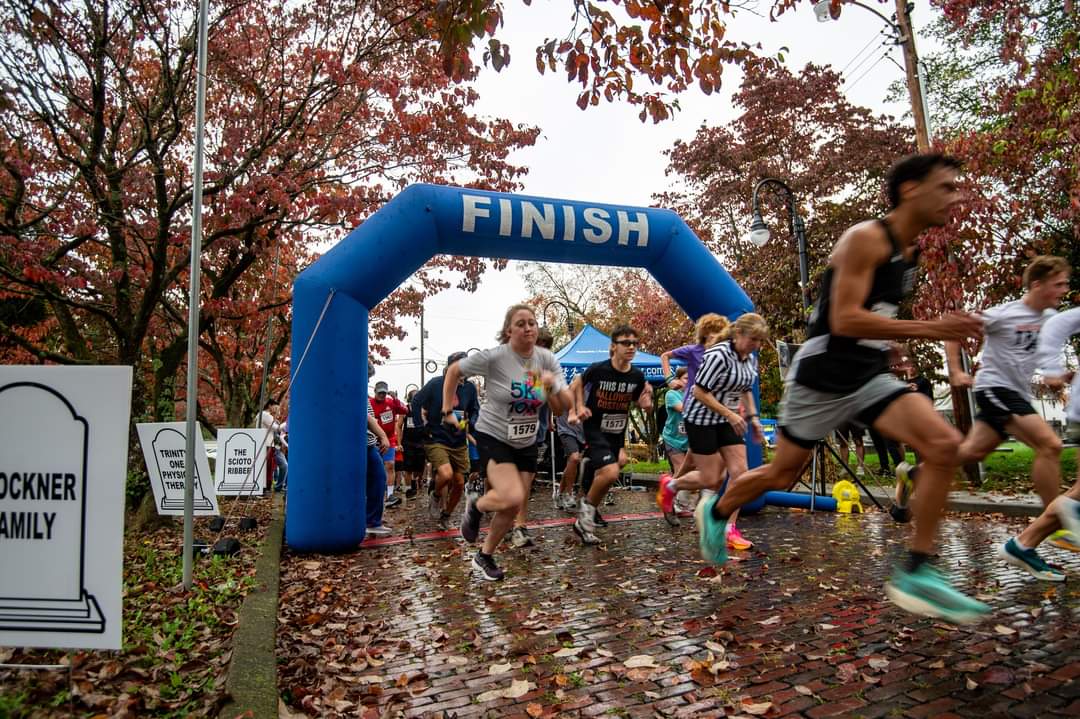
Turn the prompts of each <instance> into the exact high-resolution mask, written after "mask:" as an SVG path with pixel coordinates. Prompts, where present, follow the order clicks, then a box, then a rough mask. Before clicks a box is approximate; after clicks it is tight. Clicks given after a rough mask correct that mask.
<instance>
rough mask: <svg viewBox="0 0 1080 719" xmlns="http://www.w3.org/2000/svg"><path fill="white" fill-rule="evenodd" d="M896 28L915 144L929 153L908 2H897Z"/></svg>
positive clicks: (927, 131)
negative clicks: (909, 97) (913, 121)
mask: <svg viewBox="0 0 1080 719" xmlns="http://www.w3.org/2000/svg"><path fill="white" fill-rule="evenodd" d="M896 26H897V28H898V29H899V30H900V49H901V50H902V51H903V53H904V74H905V75H907V87H908V94H909V95H910V96H911V114H912V115H913V116H914V118H915V142H916V143H917V145H918V148H919V152H929V151H930V128H929V123H928V122H927V121H926V104H925V103H924V101H923V92H922V83H921V82H920V73H919V55H918V53H917V52H916V50H915V32H914V31H913V30H912V28H911V16H910V15H909V14H908V0H896Z"/></svg>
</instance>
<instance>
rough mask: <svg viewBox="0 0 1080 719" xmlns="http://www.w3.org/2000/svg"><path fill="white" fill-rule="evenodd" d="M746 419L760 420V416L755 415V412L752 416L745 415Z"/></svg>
mask: <svg viewBox="0 0 1080 719" xmlns="http://www.w3.org/2000/svg"><path fill="white" fill-rule="evenodd" d="M746 418H747V419H760V416H759V415H758V414H757V412H755V413H754V414H748V415H746Z"/></svg>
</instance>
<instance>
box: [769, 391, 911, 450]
mask: <svg viewBox="0 0 1080 719" xmlns="http://www.w3.org/2000/svg"><path fill="white" fill-rule="evenodd" d="M789 376H790V375H789ZM910 391H911V388H910V387H908V385H907V383H906V382H901V381H900V380H899V379H897V378H896V377H894V376H893V375H891V374H879V375H875V376H874V378H873V379H871V380H870V381H869V382H867V383H866V384H864V385H863V386H862V387H859V388H858V389H857V390H855V391H854V392H849V393H847V394H836V393H834V392H821V391H820V390H816V389H810V388H809V387H806V386H804V385H801V384H799V383H798V382H795V381H794V380H791V381H789V382H788V383H787V384H786V385H785V386H784V398H783V399H782V400H780V421H779V425H780V428H781V430H782V431H783V432H784V436H786V437H787V438H788V439H790V440H792V441H794V442H796V443H799V444H807V445H811V446H812V445H813V443H814V442H816V441H818V440H819V439H824V438H825V436H826V435H828V434H829V432H832V431H833V430H834V429H836V428H837V427H839V426H840V425H842V424H845V423H847V422H851V421H853V420H858V421H859V422H860V423H862V424H864V425H866V426H868V427H869V426H870V425H871V424H872V423H873V422H874V420H875V419H877V417H878V415H880V414H881V412H882V411H883V410H884V408H885V407H886V406H888V402H889V401H891V400H892V399H894V398H895V397H898V396H899V395H902V394H906V393H907V392H910ZM883 403H884V404H883ZM871 415H872V416H871Z"/></svg>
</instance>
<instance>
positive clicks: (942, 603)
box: [367, 154, 1080, 622]
mask: <svg viewBox="0 0 1080 719" xmlns="http://www.w3.org/2000/svg"><path fill="white" fill-rule="evenodd" d="M959 167H960V165H959V163H958V162H957V161H956V160H954V159H952V158H950V157H947V156H942V155H937V154H925V155H914V156H911V157H908V158H905V159H903V160H901V161H899V162H898V163H896V164H895V165H894V166H893V167H892V168H891V169H890V171H889V174H888V180H887V194H888V199H889V202H890V205H891V210H890V211H889V212H888V213H886V214H885V215H884V216H883V217H881V218H880V219H875V220H870V221H867V222H863V223H860V224H857V225H855V226H853V227H851V228H850V229H849V230H848V231H847V232H845V233H844V235H843V236H842V237H841V238H840V239H839V241H838V242H837V243H836V245H835V246H834V248H833V250H832V254H831V256H830V259H829V263H828V266H827V268H826V270H825V272H824V274H823V276H822V280H821V286H820V291H819V293H818V294H817V302H816V304H815V306H814V309H813V312H812V314H811V316H810V318H809V322H808V326H807V328H806V341H805V342H804V343H803V344H802V346H801V347H800V349H799V351H798V353H797V354H796V355H795V357H794V358H793V359H792V361H791V365H790V367H789V368H788V371H787V374H786V379H785V386H784V393H783V399H782V401H781V403H780V411H779V418H778V433H777V438H776V446H775V451H774V453H773V456H772V459H771V461H770V462H768V463H766V464H762V465H761V466H759V467H756V468H753V469H749V468H748V462H747V443H748V442H758V443H760V442H762V441H763V438H764V434H763V428H762V424H761V421H760V418H759V416H758V411H757V407H756V404H755V395H754V391H753V390H754V387H755V385H756V383H757V380H758V377H759V369H758V350H759V349H760V348H761V346H762V344H763V343H765V342H767V341H768V340H769V335H770V332H769V326H768V324H767V322H766V320H765V319H764V318H763V317H761V316H760V315H757V314H753V313H747V314H743V315H741V316H739V317H736V318H734V319H733V320H732V321H729V320H728V319H726V318H724V317H722V316H720V315H717V314H706V315H704V316H702V317H700V318H698V319H697V322H696V325H695V337H694V340H695V341H694V342H693V343H692V344H688V345H685V346H683V347H679V348H676V349H673V350H670V351H668V352H664V353H663V354H662V355H661V363H662V366H663V372H664V376H665V377H666V378H667V387H668V389H667V391H666V392H665V393H664V395H663V405H664V409H666V421H665V422H664V425H663V429H662V438H663V444H664V447H665V449H666V452H667V455H668V458H669V460H670V463H671V467H672V469H673V471H672V473H671V474H665V475H662V476H661V478H660V482H659V489H658V491H657V497H656V499H657V504H658V505H659V507H660V510H661V511H662V514H663V517H664V520H665V521H667V522H668V523H669V524H671V525H672V526H678V525H679V524H680V523H681V522H680V518H679V517H680V514H681V515H682V516H683V517H684V518H686V517H688V516H690V514H691V513H692V514H693V519H694V524H695V526H696V529H697V532H698V538H699V544H700V550H701V555H702V557H703V558H704V559H705V560H707V561H709V562H711V563H713V564H716V565H722V564H723V563H724V562H725V561H726V560H727V556H728V552H729V551H739V550H745V549H748V548H750V547H751V546H753V545H752V543H751V541H750V540H748V539H747V538H745V537H743V536H742V534H741V533H740V532H739V530H738V529H737V528H736V519H737V516H738V512H739V509H740V507H743V506H745V505H747V504H748V503H750V502H753V501H754V500H756V499H757V498H758V497H760V496H761V495H763V494H764V493H765V492H767V491H770V490H788V489H790V488H792V486H793V485H794V484H795V483H796V481H797V479H798V478H799V476H800V475H801V474H802V472H803V471H804V469H805V468H806V466H807V464H808V462H809V460H810V458H811V454H812V453H813V451H814V448H815V446H816V445H817V443H818V442H820V441H822V440H824V439H825V438H826V437H827V436H829V435H830V434H832V433H834V432H839V433H840V434H841V435H842V436H845V437H849V438H852V439H854V444H855V445H856V447H858V448H860V449H861V445H862V439H861V438H862V433H863V431H864V430H869V431H872V432H873V433H874V434H876V435H879V437H880V439H881V441H882V444H881V445H880V446H881V447H882V449H881V450H880V451H879V457H880V458H881V460H882V462H883V464H884V463H886V462H887V461H888V459H887V458H888V457H889V456H890V455H891V456H892V458H893V461H894V463H895V476H896V496H895V502H894V505H893V506H892V507H891V508H890V514H891V515H892V517H893V518H894V519H896V520H897V521H900V522H907V521H910V520H911V519H914V529H913V532H912V537H911V540H910V548H909V551H908V553H907V556H906V557H905V558H904V559H903V560H902V561H901V562H899V563H898V565H897V566H896V567H895V569H894V572H893V576H892V578H891V579H890V581H889V582H888V584H887V585H886V592H887V594H888V596H889V598H890V599H891V600H892V601H893V602H894V603H896V604H897V605H899V606H900V607H902V608H904V609H906V610H908V611H911V612H914V613H917V614H922V615H927V616H933V617H938V618H942V619H945V620H948V621H952V622H972V621H977V620H978V619H980V618H981V617H982V616H984V615H985V614H986V613H987V612H989V611H990V608H989V607H988V606H987V605H986V604H984V603H982V602H980V601H978V600H977V599H974V598H972V597H969V596H967V595H966V594H964V593H963V592H961V591H959V590H957V589H956V588H954V587H953V586H952V585H951V584H950V582H949V581H948V579H947V578H946V577H945V576H944V575H943V574H942V573H940V572H939V571H938V570H937V569H935V567H934V564H933V561H932V559H933V556H934V554H935V547H936V539H937V533H938V525H939V522H940V518H941V515H942V512H943V510H944V508H945V502H946V498H947V494H948V491H949V488H950V485H951V483H952V481H953V478H954V477H955V476H956V473H957V470H958V469H959V468H960V467H961V466H963V465H965V464H969V463H972V462H977V461H980V460H982V459H983V458H985V457H986V456H987V455H988V454H989V453H990V452H992V451H994V449H995V448H996V447H997V446H998V445H999V444H1000V443H1001V442H1003V441H1004V440H1005V439H1006V438H1007V437H1008V436H1012V437H1015V438H1016V439H1017V440H1019V441H1021V442H1023V443H1024V444H1026V445H1028V446H1029V447H1031V448H1032V450H1033V451H1034V457H1035V459H1034V464H1033V467H1032V484H1033V486H1034V488H1035V491H1036V492H1037V493H1038V494H1039V496H1040V497H1041V499H1042V501H1043V504H1044V507H1045V511H1044V512H1043V514H1042V515H1041V516H1040V517H1039V518H1038V519H1037V520H1035V521H1034V522H1032V523H1031V524H1030V525H1029V526H1028V527H1027V528H1026V529H1025V530H1024V531H1023V532H1021V533H1020V534H1019V535H1018V536H1016V537H1012V538H1010V539H1009V540H1008V541H1007V542H1005V543H1004V544H1003V545H1001V546H1000V547H999V548H998V554H999V556H1000V557H1001V558H1002V559H1003V560H1004V561H1006V562H1008V563H1010V564H1012V565H1014V566H1016V567H1019V568H1021V569H1023V570H1025V571H1027V572H1029V573H1030V574H1032V575H1033V576H1035V577H1037V578H1039V579H1042V580H1046V581H1062V580H1064V578H1065V574H1064V572H1063V571H1062V570H1061V569H1060V568H1059V567H1057V566H1055V565H1053V564H1052V563H1049V562H1047V561H1046V560H1045V559H1044V558H1043V557H1042V556H1041V555H1040V554H1039V552H1038V551H1037V548H1038V547H1039V546H1040V545H1041V544H1042V543H1043V542H1044V541H1049V542H1050V543H1053V544H1054V545H1055V546H1057V547H1059V548H1062V549H1066V550H1071V551H1080V544H1078V542H1077V537H1080V501H1078V500H1080V481H1077V482H1076V483H1075V484H1073V485H1072V487H1071V488H1070V489H1069V490H1068V491H1067V492H1065V493H1064V494H1062V493H1061V492H1060V490H1061V479H1062V478H1061V463H1060V455H1061V452H1062V446H1063V443H1062V439H1061V438H1060V437H1059V436H1058V434H1057V433H1056V432H1055V431H1054V430H1053V429H1052V428H1051V427H1050V426H1049V425H1048V424H1047V423H1046V421H1045V420H1044V419H1043V418H1042V417H1040V416H1039V414H1038V413H1036V412H1035V410H1034V409H1033V407H1032V381H1033V380H1032V378H1033V377H1035V376H1041V378H1042V381H1043V382H1045V383H1046V384H1047V385H1049V386H1050V387H1052V388H1055V389H1060V388H1062V387H1063V386H1064V385H1065V384H1066V383H1068V382H1070V381H1071V382H1073V386H1072V393H1071V402H1070V404H1069V405H1068V410H1067V414H1068V433H1069V437H1070V439H1072V440H1073V441H1076V439H1078V438H1080V437H1078V435H1080V392H1078V390H1080V379H1073V377H1072V374H1073V373H1071V372H1069V371H1068V370H1067V368H1066V364H1065V362H1064V360H1063V350H1064V348H1065V345H1066V344H1067V342H1068V340H1069V339H1070V338H1071V337H1072V336H1073V335H1074V334H1076V333H1078V332H1080V308H1077V309H1072V310H1067V311H1064V312H1060V313H1058V312H1056V308H1057V307H1058V305H1059V304H1060V303H1061V301H1062V299H1063V298H1064V297H1065V295H1066V294H1067V292H1068V288H1069V278H1070V272H1071V268H1070V267H1069V265H1068V263H1067V262H1066V261H1065V260H1063V259H1062V258H1059V257H1051V256H1041V257H1036V258H1034V259H1032V260H1031V261H1030V262H1029V264H1028V265H1027V267H1026V269H1025V271H1024V274H1023V287H1024V294H1023V296H1022V297H1021V298H1020V299H1017V300H1014V301H1011V302H1007V303H1005V304H1002V305H999V306H997V307H993V308H991V309H987V310H984V311H982V312H980V313H977V314H970V313H965V312H953V313H948V314H945V315H942V316H941V317H939V318H937V319H934V320H909V319H900V318H899V317H898V309H899V307H900V306H901V304H902V302H903V301H904V300H905V298H907V297H908V296H909V295H910V294H911V292H912V288H913V284H914V281H915V275H916V270H917V266H918V259H919V242H918V241H919V237H920V235H921V234H922V233H923V232H924V231H925V230H927V229H930V228H933V227H940V226H943V225H945V224H946V223H947V222H948V221H949V218H950V215H951V211H952V209H953V207H954V205H955V204H956V202H957V200H958V199H959V192H958V188H957V175H958V172H959ZM610 337H611V344H610V348H609V357H608V359H606V360H604V361H601V362H597V363H595V364H593V365H591V366H590V367H588V368H587V369H586V370H585V371H584V372H583V373H581V374H579V375H577V376H575V377H574V378H573V380H572V381H571V382H569V384H568V383H567V380H566V377H565V375H564V373H563V371H562V368H561V367H560V366H559V363H558V361H557V360H556V358H555V355H554V354H553V353H552V351H551V349H550V348H551V337H550V335H549V334H547V333H546V331H545V330H543V328H541V327H539V326H538V324H537V319H536V314H535V313H534V311H533V310H532V308H530V307H529V306H527V305H514V306H513V307H510V308H509V310H508V311H507V312H506V315H505V318H504V321H503V324H502V327H501V328H500V329H499V332H498V333H497V339H498V344H497V345H496V346H495V347H493V348H491V349H487V350H482V351H477V352H474V353H472V354H468V355H466V354H465V353H463V352H459V353H455V354H452V355H450V356H449V357H448V358H447V365H446V369H445V372H444V373H443V375H442V376H440V377H435V378H433V379H431V380H430V381H429V382H427V383H426V384H425V385H424V386H423V387H422V388H420V389H419V390H417V391H414V392H410V393H409V395H408V396H407V397H405V401H404V402H402V401H399V400H398V399H397V397H396V396H394V393H392V392H390V391H389V389H388V387H387V386H386V384H385V383H383V382H378V383H376V385H375V388H374V396H373V397H371V400H370V403H369V418H368V427H369V434H368V445H369V446H368V482H369V483H368V500H369V505H368V517H367V519H368V532H369V534H372V535H376V536H378V535H383V534H388V533H390V531H391V530H390V529H389V528H388V527H387V526H386V525H385V524H383V522H382V510H383V507H384V502H385V501H387V500H386V499H385V498H386V477H387V476H390V477H394V476H395V475H398V476H399V478H400V483H399V488H400V492H401V493H404V495H405V496H406V497H413V496H416V495H417V494H418V492H419V491H420V488H421V486H422V485H426V488H427V491H428V498H427V500H426V501H427V505H428V511H429V512H430V513H431V516H432V518H433V519H435V520H437V521H438V522H439V523H440V525H441V526H442V528H443V529H448V528H449V527H450V525H451V521H452V519H451V517H452V515H453V514H454V511H455V508H456V507H458V505H459V504H462V503H463V505H464V506H463V508H462V510H461V513H460V525H459V531H460V534H461V537H462V538H464V540H465V541H466V542H469V543H470V544H473V543H477V542H479V543H480V546H479V547H477V549H476V552H475V554H474V556H473V558H472V564H473V567H474V568H475V570H476V573H477V575H478V576H479V577H481V578H483V579H486V580H491V581H496V580H499V579H502V578H503V571H502V570H501V569H500V568H499V566H498V562H497V561H496V559H495V556H496V552H497V550H498V548H499V546H500V543H501V542H502V541H503V540H504V538H507V536H508V535H509V540H508V544H509V545H511V546H513V547H525V546H529V545H530V544H532V541H533V539H532V537H530V535H529V530H528V528H527V521H528V502H529V497H530V494H531V489H532V483H533V480H534V478H535V476H536V473H537V470H538V457H539V456H540V455H541V454H542V452H543V447H542V444H544V443H545V442H546V441H547V438H548V435H549V427H550V428H552V429H553V431H554V432H556V433H557V435H558V438H559V442H558V444H559V446H561V448H562V452H563V455H564V458H565V467H564V469H563V472H562V474H561V477H552V481H553V482H556V483H557V484H558V489H557V490H556V492H555V498H554V501H555V506H556V507H557V508H558V509H560V510H562V511H566V512H570V513H572V514H573V515H574V522H573V531H574V533H575V534H576V536H577V537H578V539H579V540H580V542H581V544H582V545H584V546H586V547H587V546H591V545H596V544H600V543H601V536H602V528H603V527H604V526H606V521H605V520H604V518H603V517H602V516H601V514H600V507H601V506H602V505H603V504H604V501H605V498H606V497H607V495H608V493H609V492H610V490H611V489H612V487H613V486H614V485H615V483H616V481H617V480H618V478H619V476H620V473H621V471H622V468H623V466H624V465H625V464H626V463H627V452H626V446H625V438H626V436H627V433H628V428H629V418H630V415H631V412H632V411H633V408H635V407H636V408H639V409H640V410H641V411H643V412H649V411H650V410H652V409H653V407H652V403H653V397H654V390H653V387H652V386H651V385H650V384H649V383H648V382H647V381H646V379H645V376H644V374H643V373H642V371H641V370H639V369H637V368H636V367H635V366H634V364H633V361H634V357H635V353H636V351H637V348H638V346H639V343H640V337H639V334H638V332H637V331H636V330H635V329H634V328H633V327H631V326H629V325H622V326H619V327H616V328H615V329H613V330H612V331H611V333H610ZM915 339H922V340H935V341H941V342H944V349H945V355H946V358H947V363H948V369H949V376H950V381H951V383H952V384H953V385H955V386H971V387H972V388H973V390H974V396H975V401H976V404H977V415H976V418H975V421H974V423H973V426H972V428H971V431H970V432H969V433H968V435H967V436H966V437H964V436H961V434H960V433H959V432H958V431H957V430H956V429H955V428H954V427H953V426H952V425H950V424H949V423H948V422H947V421H946V420H945V419H944V418H943V417H942V416H941V414H939V413H938V412H937V411H936V410H935V409H934V405H933V402H932V397H931V394H930V392H929V390H928V387H929V385H928V383H927V382H926V381H925V380H922V381H921V382H920V381H918V379H919V378H917V377H915V376H914V373H913V370H912V368H911V367H910V365H909V364H905V363H904V362H898V357H897V352H898V350H899V349H900V348H902V345H899V344H897V343H898V342H905V341H907V340H915ZM969 340H978V341H981V342H982V346H983V350H982V359H981V365H980V368H979V370H978V372H977V373H976V374H975V375H974V378H973V377H972V376H970V375H969V374H968V373H966V372H964V371H963V370H962V367H963V365H962V364H961V362H960V359H961V357H960V354H961V343H962V342H964V341H969ZM673 361H677V362H679V363H681V366H677V367H675V366H673V365H672V362H673ZM898 365H899V368H900V376H898V375H897V373H896V371H895V370H896V369H897V366H898ZM478 377H479V378H483V387H484V397H483V402H481V401H480V396H479V393H478V391H477V387H476V385H474V384H473V382H472V381H469V379H470V378H478ZM889 442H892V443H893V444H891V445H890V444H888V443H889ZM875 444H877V440H875ZM902 447H908V448H910V449H911V450H912V451H913V452H914V455H915V457H917V461H916V463H915V464H909V463H908V462H907V461H905V460H904V454H903V450H902V449H901V448H902ZM551 451H555V447H554V446H553V447H551ZM862 470H863V465H862V461H861V455H860V460H859V466H858V470H857V471H859V473H860V474H861V473H862ZM425 473H427V474H428V477H429V478H428V481H427V482H426V483H424V482H422V481H421V480H422V478H423V477H424V476H425ZM380 477H381V479H380ZM392 484H394V483H392ZM695 494H696V497H695ZM463 499H464V502H462V500H463ZM388 501H389V502H390V503H393V502H394V495H393V494H391V495H390V499H389V500H388ZM485 516H486V517H487V518H488V519H487V521H488V522H489V528H488V532H487V533H486V535H482V534H481V531H480V529H481V525H482V524H483V523H484V521H485Z"/></svg>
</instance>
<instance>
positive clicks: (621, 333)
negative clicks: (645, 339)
mask: <svg viewBox="0 0 1080 719" xmlns="http://www.w3.org/2000/svg"><path fill="white" fill-rule="evenodd" d="M629 335H633V336H634V337H640V336H641V335H639V334H638V331H637V330H636V329H634V328H633V327H631V326H630V325H619V326H618V327H616V328H615V329H613V330H611V341H612V342H615V341H617V340H618V339H619V338H620V337H627V336H629Z"/></svg>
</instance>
